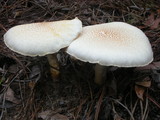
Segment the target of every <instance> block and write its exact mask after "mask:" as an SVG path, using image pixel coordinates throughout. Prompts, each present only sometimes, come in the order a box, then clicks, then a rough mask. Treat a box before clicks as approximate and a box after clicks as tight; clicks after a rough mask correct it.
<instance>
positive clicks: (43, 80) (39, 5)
mask: <svg viewBox="0 0 160 120" xmlns="http://www.w3.org/2000/svg"><path fill="white" fill-rule="evenodd" d="M75 17H78V18H79V19H80V20H82V23H83V26H87V25H94V24H99V23H108V22H112V21H123V22H126V23H129V24H132V25H134V26H136V27H138V28H140V29H141V30H142V31H143V32H144V33H145V34H146V35H147V37H148V38H149V40H150V42H151V45H152V48H153V52H154V61H153V62H152V63H151V64H150V65H148V66H145V67H139V68H115V67H109V71H108V72H107V73H106V74H107V80H106V83H105V84H104V85H103V86H101V87H99V86H98V85H96V84H95V83H94V66H95V64H90V63H85V62H81V61H78V60H72V59H71V58H70V56H69V55H68V54H66V53H65V52H63V51H60V52H58V53H57V54H58V56H59V59H58V60H59V63H60V77H59V79H58V80H53V79H52V78H51V75H50V72H49V65H48V62H47V58H46V57H45V56H44V57H26V56H23V55H20V54H17V53H15V52H13V51H11V50H9V49H8V48H7V47H6V46H5V44H4V42H3V35H4V34H5V32H6V31H7V30H8V29H9V28H11V27H13V26H15V25H19V24H26V23H33V22H42V21H57V20H66V19H74V18H75ZM159 23H160V1H159V0H123V1H121V0H108V1H105V0H73V1H71V0H1V1H0V120H160V26H159Z"/></svg>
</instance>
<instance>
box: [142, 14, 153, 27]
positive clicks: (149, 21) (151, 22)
mask: <svg viewBox="0 0 160 120" xmlns="http://www.w3.org/2000/svg"><path fill="white" fill-rule="evenodd" d="M153 22H154V13H153V12H152V13H151V15H150V16H149V17H148V18H147V20H146V21H145V22H144V24H145V25H146V26H151V25H152V24H153Z"/></svg>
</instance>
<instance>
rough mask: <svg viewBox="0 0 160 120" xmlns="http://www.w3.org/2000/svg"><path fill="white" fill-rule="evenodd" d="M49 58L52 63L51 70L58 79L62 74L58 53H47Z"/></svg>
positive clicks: (54, 77)
mask: <svg viewBox="0 0 160 120" xmlns="http://www.w3.org/2000/svg"><path fill="white" fill-rule="evenodd" d="M47 59H48V62H49V65H50V72H51V76H52V79H53V80H57V79H58V77H59V74H60V71H59V62H58V59H57V54H49V55H47Z"/></svg>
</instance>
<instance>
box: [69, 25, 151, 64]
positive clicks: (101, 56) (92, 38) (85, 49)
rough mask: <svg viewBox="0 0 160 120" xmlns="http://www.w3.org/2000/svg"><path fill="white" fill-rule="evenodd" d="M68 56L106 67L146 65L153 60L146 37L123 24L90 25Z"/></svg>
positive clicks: (138, 30) (83, 31)
mask: <svg viewBox="0 0 160 120" xmlns="http://www.w3.org/2000/svg"><path fill="white" fill-rule="evenodd" d="M67 53H68V54H70V55H72V56H74V57H75V58H77V59H80V60H82V61H85V62H87V61H88V62H90V63H99V64H100V65H104V66H118V67H136V66H145V65H147V64H149V63H150V62H151V61H152V60H153V52H152V48H151V45H150V43H149V40H148V38H147V37H146V35H145V34H144V33H143V32H142V31H141V30H140V29H138V28H136V27H134V26H132V25H129V24H127V23H123V22H111V23H105V24H98V25H92V26H86V27H84V28H83V29H82V33H81V35H80V36H79V37H78V38H77V39H76V40H75V41H73V42H72V43H71V44H70V46H69V47H68V49H67Z"/></svg>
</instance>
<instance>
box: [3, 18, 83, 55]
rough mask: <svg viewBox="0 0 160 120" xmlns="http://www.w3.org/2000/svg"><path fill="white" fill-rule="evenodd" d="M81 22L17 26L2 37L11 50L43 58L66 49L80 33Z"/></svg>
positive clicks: (76, 20) (68, 21) (71, 21)
mask: <svg viewBox="0 0 160 120" xmlns="http://www.w3.org/2000/svg"><path fill="white" fill-rule="evenodd" d="M81 30H82V22H81V21H80V20H79V19H78V18H75V19H73V20H62V21H54V22H41V23H31V24H24V25H18V26H15V27H13V28H11V29H9V30H8V31H7V32H6V34H5V35H4V42H5V44H6V45H7V47H9V48H10V49H11V50H13V51H15V52H17V53H19V54H22V55H27V56H37V55H39V56H43V55H46V54H51V53H55V52H57V51H59V50H60V49H61V48H64V47H67V46H68V45H69V44H70V43H71V42H72V41H73V40H74V39H75V38H76V37H77V36H78V35H79V33H80V32H81Z"/></svg>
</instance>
